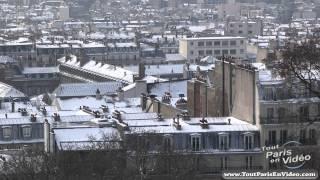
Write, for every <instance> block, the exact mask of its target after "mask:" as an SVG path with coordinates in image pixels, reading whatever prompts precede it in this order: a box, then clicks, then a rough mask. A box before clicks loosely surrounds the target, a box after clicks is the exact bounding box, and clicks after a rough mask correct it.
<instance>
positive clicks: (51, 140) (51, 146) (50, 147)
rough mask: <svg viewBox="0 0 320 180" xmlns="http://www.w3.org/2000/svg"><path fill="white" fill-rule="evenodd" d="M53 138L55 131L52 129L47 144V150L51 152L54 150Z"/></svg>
mask: <svg viewBox="0 0 320 180" xmlns="http://www.w3.org/2000/svg"><path fill="white" fill-rule="evenodd" d="M55 138H56V135H55V133H54V132H53V130H51V132H50V140H49V142H50V144H49V145H50V146H49V152H51V153H53V152H54V151H55V141H56V140H55Z"/></svg>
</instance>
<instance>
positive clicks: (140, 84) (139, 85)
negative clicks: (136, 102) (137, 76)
mask: <svg viewBox="0 0 320 180" xmlns="http://www.w3.org/2000/svg"><path fill="white" fill-rule="evenodd" d="M135 83H136V89H137V92H140V93H145V94H146V93H148V92H147V81H145V80H136V81H135Z"/></svg>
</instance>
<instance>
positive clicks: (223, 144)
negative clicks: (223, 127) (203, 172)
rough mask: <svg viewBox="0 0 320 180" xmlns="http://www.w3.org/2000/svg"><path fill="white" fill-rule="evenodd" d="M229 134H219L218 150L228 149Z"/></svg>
mask: <svg viewBox="0 0 320 180" xmlns="http://www.w3.org/2000/svg"><path fill="white" fill-rule="evenodd" d="M229 140H230V139H229V134H227V133H220V134H219V149H220V150H227V149H229V147H230V141H229Z"/></svg>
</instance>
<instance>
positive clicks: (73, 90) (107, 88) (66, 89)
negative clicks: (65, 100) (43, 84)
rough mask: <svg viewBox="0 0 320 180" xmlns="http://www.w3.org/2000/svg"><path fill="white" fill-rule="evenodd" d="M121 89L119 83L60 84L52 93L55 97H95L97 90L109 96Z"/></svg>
mask: <svg viewBox="0 0 320 180" xmlns="http://www.w3.org/2000/svg"><path fill="white" fill-rule="evenodd" d="M120 87H122V83H119V82H113V81H112V82H99V83H71V84H61V85H60V86H59V87H57V88H56V89H55V91H54V94H55V95H56V97H85V96H94V95H96V91H97V89H99V91H100V94H102V95H111V94H114V93H116V91H117V90H118V89H119V88H120Z"/></svg>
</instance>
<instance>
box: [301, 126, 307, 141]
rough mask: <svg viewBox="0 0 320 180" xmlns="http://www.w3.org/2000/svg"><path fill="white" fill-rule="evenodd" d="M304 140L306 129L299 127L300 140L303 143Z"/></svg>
mask: <svg viewBox="0 0 320 180" xmlns="http://www.w3.org/2000/svg"><path fill="white" fill-rule="evenodd" d="M305 141H306V130H305V129H301V130H300V142H301V143H302V144H303V143H304V142H305Z"/></svg>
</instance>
